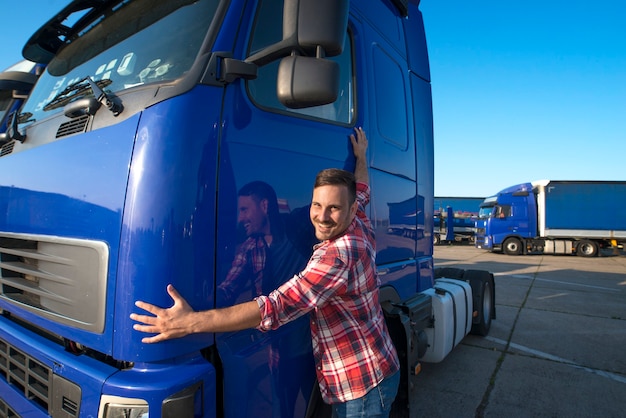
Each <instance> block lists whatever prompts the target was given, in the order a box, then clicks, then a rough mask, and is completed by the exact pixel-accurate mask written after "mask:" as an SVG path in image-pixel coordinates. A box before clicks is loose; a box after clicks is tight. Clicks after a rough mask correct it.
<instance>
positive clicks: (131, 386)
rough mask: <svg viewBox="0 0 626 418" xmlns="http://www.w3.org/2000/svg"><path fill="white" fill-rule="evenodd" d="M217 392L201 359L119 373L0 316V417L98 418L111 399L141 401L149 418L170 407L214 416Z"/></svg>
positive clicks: (208, 366) (209, 367)
mask: <svg viewBox="0 0 626 418" xmlns="http://www.w3.org/2000/svg"><path fill="white" fill-rule="evenodd" d="M215 391H216V377H215V369H214V368H213V366H212V365H211V364H210V363H208V362H207V361H205V360H204V359H203V358H201V357H200V355H199V354H198V355H194V356H190V357H188V358H183V359H180V358H179V359H176V360H175V361H172V362H163V363H160V364H135V365H134V367H132V368H129V369H125V370H120V369H118V368H116V367H113V366H111V365H108V364H106V363H104V362H101V361H98V360H96V359H94V358H92V357H88V356H86V355H84V354H83V355H75V354H72V353H69V352H68V351H66V350H65V348H64V347H63V346H62V345H60V344H59V343H57V342H53V341H50V340H48V339H46V338H43V337H41V336H40V335H38V334H35V333H34V332H31V331H28V330H25V329H24V328H22V327H20V326H18V325H17V324H15V323H14V322H12V321H11V320H9V319H7V318H5V317H1V316H0V416H13V415H12V414H15V415H17V416H23V417H26V416H28V417H32V418H38V417H42V418H43V417H49V416H93V417H98V416H100V417H102V416H104V415H102V414H103V412H104V409H105V406H106V405H105V404H104V402H103V399H109V400H113V401H114V403H116V404H121V405H124V404H125V400H128V404H129V405H135V404H137V401H140V403H144V404H145V408H146V410H149V415H150V417H160V416H161V414H162V411H163V410H165V409H166V408H167V405H168V404H169V405H171V406H170V408H171V407H176V406H180V405H183V404H184V405H185V408H187V409H188V408H194V409H196V414H194V415H193V416H202V417H212V416H215V407H214V406H215ZM203 406H204V410H202V407H203ZM99 411H100V412H99ZM146 416H147V415H146Z"/></svg>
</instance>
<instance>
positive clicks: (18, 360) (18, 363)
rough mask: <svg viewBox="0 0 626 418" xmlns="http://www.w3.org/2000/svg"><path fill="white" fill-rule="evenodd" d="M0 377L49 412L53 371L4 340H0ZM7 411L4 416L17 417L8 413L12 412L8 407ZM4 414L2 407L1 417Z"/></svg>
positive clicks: (0, 407)
mask: <svg viewBox="0 0 626 418" xmlns="http://www.w3.org/2000/svg"><path fill="white" fill-rule="evenodd" d="M0 376H2V377H3V378H4V379H5V380H6V381H7V382H8V383H9V384H11V385H13V386H14V387H16V388H17V389H18V390H19V391H21V392H23V393H24V396H25V397H26V398H27V399H30V400H31V402H33V403H35V404H37V405H39V406H40V407H41V408H43V409H44V410H45V411H47V412H49V405H50V382H51V379H52V371H51V370H50V368H48V367H46V366H45V365H43V364H41V363H40V362H38V361H36V360H35V359H33V358H31V357H30V356H28V355H26V354H25V353H23V352H21V351H20V350H18V349H16V348H15V347H13V346H11V345H10V344H8V343H6V342H5V341H2V340H0ZM6 411H7V412H6V415H4V416H7V417H11V416H17V415H16V414H14V413H13V414H12V413H10V412H8V411H10V408H9V407H8V406H6ZM2 413H3V408H2V406H0V416H2V415H1V414H2Z"/></svg>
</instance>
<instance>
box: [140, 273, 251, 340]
mask: <svg viewBox="0 0 626 418" xmlns="http://www.w3.org/2000/svg"><path fill="white" fill-rule="evenodd" d="M167 293H168V294H169V295H170V297H171V298H172V300H173V301H174V304H173V305H172V306H171V307H169V308H159V307H158V306H155V305H152V304H150V303H147V302H142V301H137V302H135V305H136V306H137V307H138V308H141V309H143V310H144V311H147V312H149V313H151V314H152V315H139V314H136V313H132V314H130V319H132V320H134V321H137V322H139V323H138V324H135V325H133V329H135V330H136V331H141V332H146V333H151V334H155V335H154V336H152V337H144V338H143V339H142V340H141V341H142V342H144V343H157V342H160V341H165V340H169V339H172V338H181V337H184V336H186V335H189V334H196V333H201V332H228V331H238V330H242V329H247V328H254V327H256V326H258V325H259V323H260V322H261V316H260V313H259V306H258V304H257V302H256V301H254V300H252V301H250V302H246V303H241V304H239V305H235V306H231V307H228V308H224V309H211V310H208V311H200V312H196V311H194V310H193V309H192V308H191V306H189V304H188V303H187V301H186V300H185V299H184V298H183V297H182V296H181V295H180V294H179V293H178V291H176V289H174V286H172V285H171V284H170V285H168V286H167Z"/></svg>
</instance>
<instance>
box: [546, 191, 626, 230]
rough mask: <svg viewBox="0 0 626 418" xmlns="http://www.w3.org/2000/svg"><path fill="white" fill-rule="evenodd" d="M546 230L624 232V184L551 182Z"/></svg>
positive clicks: (548, 193)
mask: <svg viewBox="0 0 626 418" xmlns="http://www.w3.org/2000/svg"><path fill="white" fill-rule="evenodd" d="M545 190H546V228H550V229H581V230H607V231H611V230H613V231H614V230H622V231H623V230H626V182H592V181H589V182H575V181H551V182H550V183H549V184H548V185H547V186H546V187H545Z"/></svg>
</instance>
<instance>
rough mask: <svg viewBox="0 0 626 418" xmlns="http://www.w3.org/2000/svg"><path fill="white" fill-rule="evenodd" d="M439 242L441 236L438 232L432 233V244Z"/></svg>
mask: <svg viewBox="0 0 626 418" xmlns="http://www.w3.org/2000/svg"><path fill="white" fill-rule="evenodd" d="M439 244H441V237H440V236H439V234H433V245H439Z"/></svg>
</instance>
